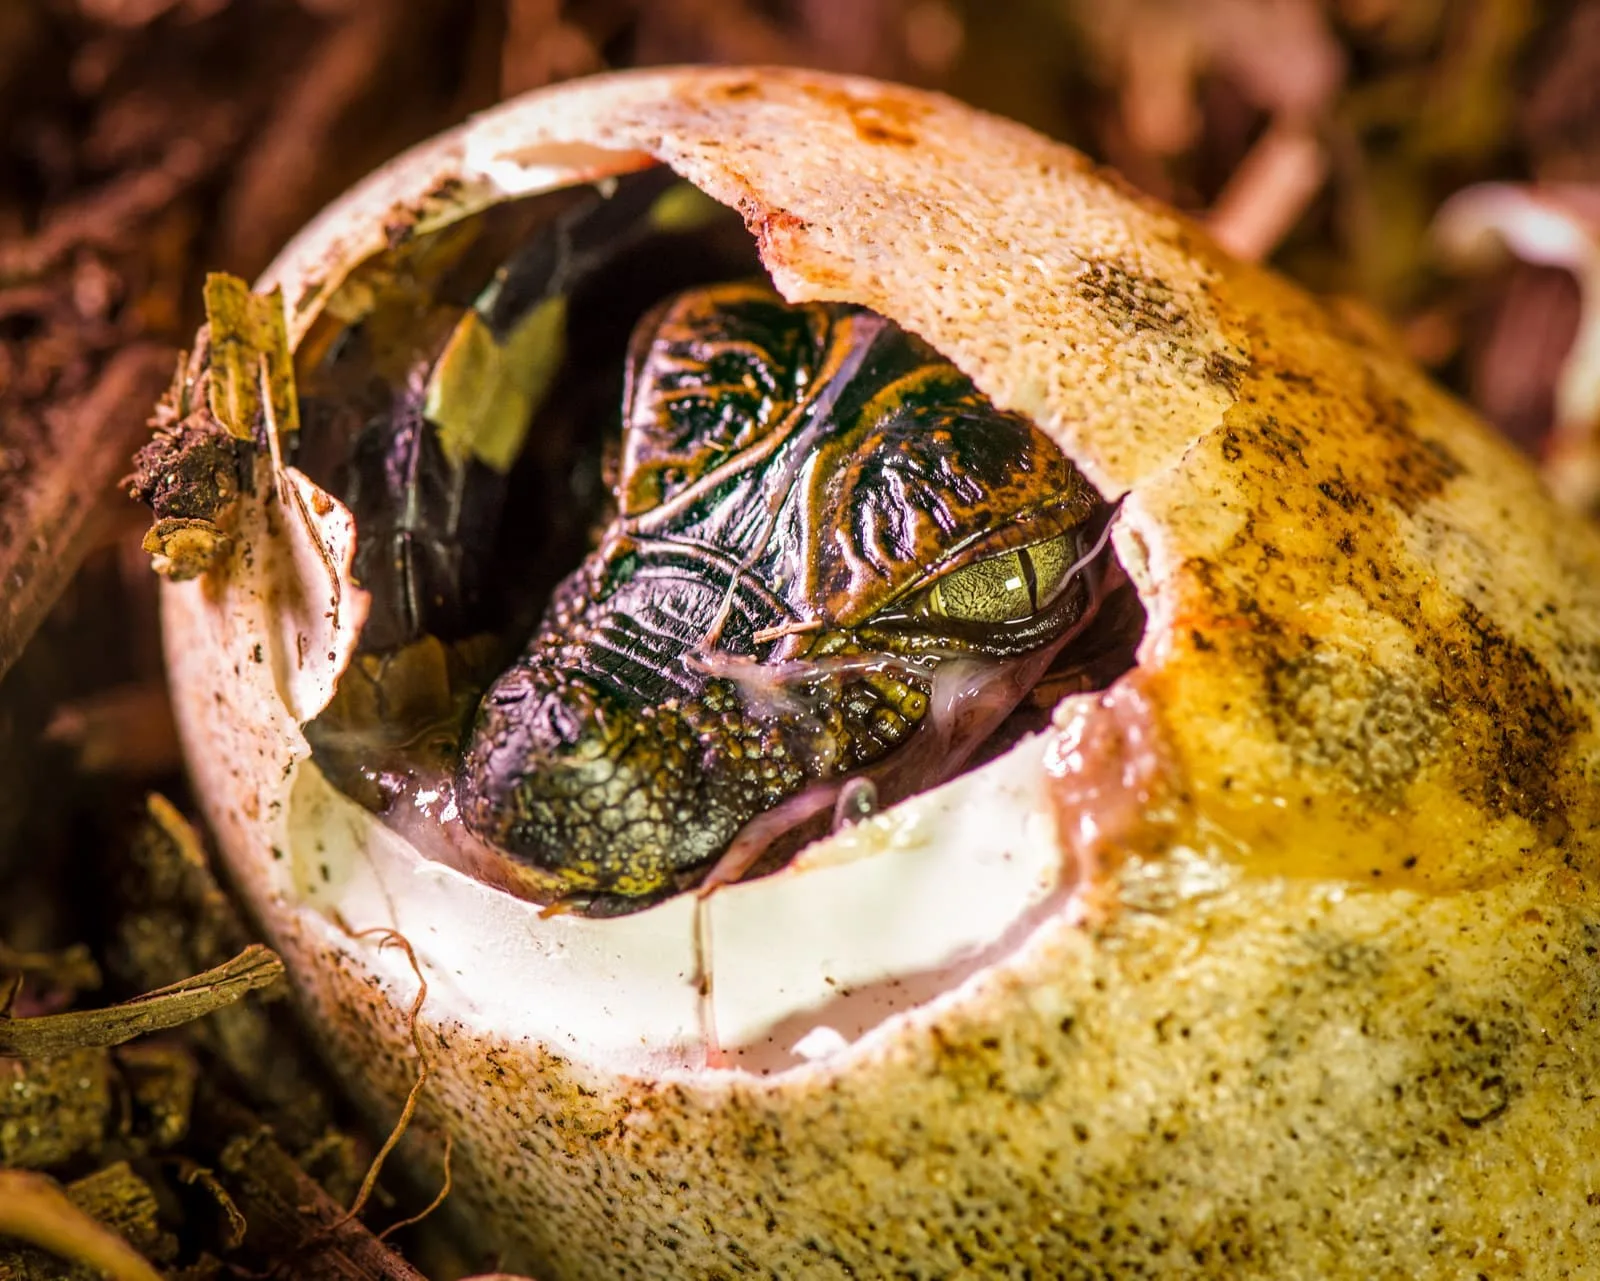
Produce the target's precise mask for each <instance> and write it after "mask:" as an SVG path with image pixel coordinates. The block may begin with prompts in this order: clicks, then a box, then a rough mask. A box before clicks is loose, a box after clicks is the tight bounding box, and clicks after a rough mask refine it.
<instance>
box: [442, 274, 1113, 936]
mask: <svg viewBox="0 0 1600 1281" xmlns="http://www.w3.org/2000/svg"><path fill="white" fill-rule="evenodd" d="M615 489H616V500H617V515H616V518H615V519H614V520H613V521H612V523H611V524H610V526H609V527H608V528H607V529H606V531H605V533H604V535H603V537H602V539H601V542H600V545H599V547H598V549H597V550H596V551H595V552H594V553H593V554H591V555H590V556H589V558H588V559H587V560H586V561H585V563H584V564H583V565H582V566H581V567H580V568H579V569H578V570H577V571H576V572H575V573H574V574H573V575H572V576H571V577H570V578H568V579H567V580H566V581H565V582H564V583H563V584H562V585H561V587H560V588H559V589H558V590H557V592H556V594H555V597H554V599H553V601H552V604H551V606H550V607H549V609H548V611H547V612H546V614H545V617H544V619H543V621H542V623H541V625H540V627H539V629H538V632H537V634H536V635H535V637H534V639H533V641H532V642H531V643H530V644H529V646H528V647H527V649H526V650H525V651H524V653H523V654H522V656H521V658H520V659H519V660H518V662H517V663H516V664H515V665H514V666H513V667H512V668H511V669H510V670H509V671H508V672H507V673H505V674H504V675H503V676H502V677H501V678H500V679H499V680H498V681H497V682H496V683H495V684H494V685H493V686H492V687H491V689H490V690H489V691H488V693H487V694H486V695H485V697H484V699H483V702H482V704H481V707H480V710H479V713H478V717H477V724H476V727H475V731H474V733H473V736H472V740H471V743H470V745H469V747H468V749H467V751H466V753H465V755H464V758H463V763H462V766H461V769H460V771H459V774H458V778H457V796H458V798H459V801H460V806H461V812H462V815H463V817H464V819H465V821H466V823H467V825H468V827H469V828H470V829H471V830H472V831H473V832H474V833H475V834H476V835H477V836H479V837H480V838H482V839H484V840H487V841H488V842H490V843H491V844H493V845H495V846H498V847H499V848H501V849H503V850H505V851H507V852H508V853H510V854H511V855H513V856H514V857H515V858H517V859H518V860H520V861H522V862H524V863H526V864H530V865H532V866H533V867H534V868H537V869H539V870H540V871H541V872H542V873H545V874H548V876H549V877H550V878H552V879H553V881H554V882H555V883H556V884H557V885H558V886H560V887H561V888H562V890H563V891H564V892H565V893H566V894H567V895H569V896H576V897H580V898H583V899H586V900H589V901H591V902H593V901H596V900H600V901H607V900H609V901H610V902H611V903H612V905H613V906H616V905H619V904H620V905H623V906H635V905H639V904H642V903H644V902H648V901H650V900H651V899H652V898H654V897H657V896H659V895H660V894H662V893H664V892H669V891H671V890H674V889H677V888H682V887H683V886H684V885H686V884H689V883H692V882H694V881H697V880H701V879H703V878H705V877H706V875H707V873H708V871H711V875H712V877H713V878H714V879H727V878H730V877H736V876H738V875H741V874H742V873H743V872H744V871H746V870H748V869H749V868H750V867H751V866H752V865H754V864H756V863H757V862H759V861H760V860H761V859H762V858H764V857H766V858H771V857H774V856H775V853H777V852H782V851H784V850H786V849H792V848H793V847H794V845H795V844H796V842H797V841H798V839H800V838H802V837H803V836H804V835H806V834H808V833H809V827H808V825H811V824H813V822H814V820H816V819H818V818H819V816H821V815H823V814H825V813H827V812H829V811H831V810H832V809H833V807H834V804H835V800H836V797H837V796H838V794H839V792H840V790H841V788H842V787H843V786H844V784H845V783H846V782H847V781H848V780H850V779H852V778H857V777H864V778H866V779H867V780H868V781H870V782H871V783H872V784H873V786H874V788H875V789H876V790H877V792H878V793H879V794H880V795H882V796H885V797H886V798H887V799H895V798H898V797H899V796H901V795H904V794H907V793H909V792H910V791H913V790H916V789H917V788H920V787H924V786H928V785H930V784H931V783H933V782H936V781H939V780H940V779H942V778H944V777H947V776H948V775H949V774H950V773H952V772H954V771H955V770H956V769H957V768H959V766H960V765H961V763H962V762H963V761H964V760H965V759H966V757H967V756H968V755H969V754H970V753H971V752H972V750H973V749H974V748H975V747H976V746H977V745H978V744H979V742H981V741H982V739H984V738H985V737H986V736H987V735H988V734H989V733H990V732H991V731H992V730H993V729H994V727H995V726H996V725H997V724H998V722H999V721H1000V720H1001V719H1003V718H1004V716H1005V715H1006V714H1007V713H1008V712H1010V711H1011V710H1012V708H1013V707H1014V706H1015V705H1016V703H1017V702H1018V701H1019V700H1020V699H1021V698H1022V696H1023V695H1024V694H1025V693H1026V691H1027V689H1028V688H1029V687H1030V686H1031V684H1032V683H1033V681H1034V680H1035V679H1037V677H1038V676H1039V675H1040V674H1041V673H1042V672H1043V671H1044V669H1045V668H1046V667H1048V665H1049V664H1050V662H1051V660H1052V659H1053V658H1054V656H1055V655H1056V654H1057V653H1058V651H1059V650H1060V648H1061V647H1062V645H1063V644H1065V642H1066V641H1067V640H1068V639H1069V638H1070V637H1071V636H1072V635H1074V634H1075V633H1076V632H1077V631H1078V630H1079V629H1081V628H1082V627H1083V626H1084V625H1085V624H1086V623H1087V622H1088V621H1089V619H1090V618H1091V617H1092V616H1093V614H1094V611H1095V608H1096V606H1097V604H1098V602H1099V598H1100V594H1101V590H1100V589H1101V585H1102V584H1101V570H1100V565H1099V561H1098V559H1097V556H1096V555H1095V552H1096V551H1097V550H1098V549H1097V539H1098V536H1099V534H1100V533H1101V531H1102V529H1103V525H1104V520H1103V519H1102V518H1103V515H1104V510H1105V509H1104V506H1103V504H1102V503H1101V502H1100V500H1099V498H1098V497H1097V495H1096V494H1095V493H1094V491H1093V489H1092V488H1091V487H1090V486H1089V485H1088V484H1087V482H1085V481H1084V480H1083V479H1082V477H1081V476H1079V474H1078V473H1077V471H1076V470H1075V469H1074V468H1073V466H1072V464H1071V463H1070V462H1069V461H1068V460H1067V459H1066V457H1065V456H1064V455H1063V454H1062V453H1061V451H1060V450H1059V449H1058V448H1057V447H1056V446H1055V445H1054V444H1052V443H1051V442H1050V441H1049V440H1048V438H1046V437H1045V436H1044V434H1043V433H1042V432H1040V431H1039V430H1038V429H1037V428H1036V427H1035V426H1033V424H1031V423H1030V422H1029V421H1028V420H1026V419H1025V418H1022V417H1020V416H1018V415H1016V414H1011V413H1004V412H1001V411H999V410H997V409H996V408H994V406H993V405H991V404H990V403H989V402H988V401H986V400H985V399H984V398H983V397H982V396H981V395H980V394H979V393H978V392H977V391H976V389H975V388H974V387H973V386H972V384H971V382H970V381H969V380H968V379H967V378H966V377H965V376H964V375H962V374H961V373H960V371H958V370H957V369H956V368H955V367H954V366H953V365H951V364H950V363H949V362H947V361H945V360H943V359H941V358H940V357H939V356H938V355H937V354H936V353H935V352H933V351H932V350H931V349H930V348H929V347H928V346H927V345H926V344H924V343H922V342H921V341H919V340H918V339H916V338H915V337H913V336H911V335H910V334H908V333H906V332H905V331H904V330H902V329H900V328H898V327H897V326H895V325H894V324H892V323H890V322H889V321H887V320H885V319H884V318H882V317H881V316H878V315H876V314H874V313H872V312H869V311H865V310H863V309H861V308H857V307H850V306H844V305H839V304H810V305H805V306H790V305H788V304H786V303H784V302H783V301H782V300H781V299H780V298H779V297H778V296H777V295H776V294H775V293H773V292H772V291H771V289H770V288H769V287H767V286H765V285H754V284H751V285H745V284H735V285H722V286H716V287H712V288H706V289H699V290H692V291H690V292H688V293H685V294H681V295H679V296H677V297H675V298H673V299H670V300H669V301H667V302H666V303H664V304H662V305H661V306H659V307H658V308H656V309H655V311H653V312H652V313H651V314H650V315H648V316H646V317H645V318H644V320H642V321H641V322H640V324H639V326H638V328H637V329H636V330H635V333H634V337H633V341H632V345H631V348H630V353H629V358H628V379H627V385H626V389H625V393H624V436H623V455H622V466H621V470H620V476H619V478H618V480H617V484H616V487H615ZM719 860H720V861H719ZM713 867H715V870H714V871H712V870H711V869H713Z"/></svg>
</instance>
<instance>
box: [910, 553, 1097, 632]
mask: <svg viewBox="0 0 1600 1281" xmlns="http://www.w3.org/2000/svg"><path fill="white" fill-rule="evenodd" d="M1071 558H1072V539H1071V537H1070V536H1069V535H1066V534H1058V535H1057V536H1056V537H1054V538H1050V539H1046V540H1045V541H1044V542H1042V543H1034V544H1033V545H1031V546H1029V547H1018V548H1016V549H1015V550H1014V551H1008V552H1001V553H1000V554H999V555H997V556H987V557H985V558H984V559H982V560H979V561H975V562H973V563H972V564H969V565H962V566H959V567H958V568H956V569H952V570H950V571H949V572H948V573H946V574H943V575H941V576H940V577H939V579H938V580H937V581H935V582H934V584H933V585H932V586H931V587H929V588H928V591H927V597H926V608H927V612H928V613H929V614H931V615H932V616H934V617H935V618H949V619H952V620H954V621H956V622H963V623H1008V622H1014V621H1016V620H1017V619H1021V618H1027V617H1028V615H1030V614H1036V613H1038V611H1039V610H1041V609H1043V608H1044V607H1045V606H1046V605H1048V604H1049V603H1050V602H1051V601H1052V600H1054V599H1055V596H1056V593H1057V592H1059V591H1060V590H1061V587H1062V585H1063V584H1064V583H1065V582H1066V578H1067V570H1068V569H1069V568H1070V567H1071V565H1072V559H1071Z"/></svg>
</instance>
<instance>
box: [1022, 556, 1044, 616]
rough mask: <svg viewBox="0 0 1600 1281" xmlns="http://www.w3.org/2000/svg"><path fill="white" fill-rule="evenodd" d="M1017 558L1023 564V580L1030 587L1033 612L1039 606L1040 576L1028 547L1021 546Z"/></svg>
mask: <svg viewBox="0 0 1600 1281" xmlns="http://www.w3.org/2000/svg"><path fill="white" fill-rule="evenodd" d="M1017 560H1018V561H1019V562H1020V563H1021V565H1022V582H1023V585H1024V586H1025V587H1027V589H1028V610H1029V612H1032V611H1034V610H1037V609H1038V608H1039V577H1038V575H1037V574H1036V573H1035V572H1034V568H1033V556H1032V555H1031V554H1030V553H1029V551H1028V549H1027V548H1026V547H1019V548H1018V549H1017Z"/></svg>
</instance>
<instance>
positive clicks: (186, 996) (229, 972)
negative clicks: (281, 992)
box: [0, 943, 283, 1059]
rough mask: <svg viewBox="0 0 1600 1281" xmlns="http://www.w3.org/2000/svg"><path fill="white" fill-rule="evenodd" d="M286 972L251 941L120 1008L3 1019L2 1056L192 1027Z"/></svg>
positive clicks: (43, 1053) (36, 1054) (100, 1044)
mask: <svg viewBox="0 0 1600 1281" xmlns="http://www.w3.org/2000/svg"><path fill="white" fill-rule="evenodd" d="M282 973H283V962H282V961H280V960H279V959H278V955H277V953H276V952H274V951H273V950H272V949H271V948H269V947H266V946H264V945H262V944H260V943H252V944H251V945H250V946H249V947H247V948H245V950H244V951H242V952H240V953H239V955H238V956H236V957H234V958H233V959H232V960H231V961H227V962H225V963H224V964H222V965H219V966H217V967H216V968H215V969H210V970H207V971H205V973H203V974H196V975H195V976H194V977H193V978H187V979H184V980H183V981H182V982H181V983H174V984H172V985H171V986H170V987H164V988H159V989H157V990H156V991H154V992H146V993H145V994H144V995H143V996H136V997H134V998H133V1000H131V1001H124V1002H123V1003H122V1004H121V1005H112V1006H108V1007H106V1008H105V1009H101V1010H73V1011H70V1012H69V1013H66V1014H41V1015H38V1016H37V1017H34V1018H25V1019H3V1020H0V1058H24V1059H32V1058H48V1057H50V1056H51V1055H56V1054H65V1053H67V1052H68V1051H70V1050H77V1049H85V1048H105V1047H107V1046H112V1045H121V1044H122V1043H123V1042H124V1041H131V1040H133V1038H134V1037H136V1036H144V1035H146V1034H147V1033H150V1032H161V1031H165V1030H166V1029H167V1028H173V1027H178V1026H179V1025H181V1024H184V1023H192V1022H193V1021H194V1020H195V1019H198V1018H202V1017H204V1016H205V1015H207V1014H210V1013H211V1012H212V1011H213V1010H218V1009H221V1008H222V1007H223V1006H225V1005H231V1004H232V1003H233V1002H235V1001H237V1000H238V999H239V998H240V997H242V996H243V995H244V994H245V993H246V992H253V991H255V990H256V989H257V988H262V987H266V986H267V985H268V984H271V983H274V982H276V981H277V980H278V978H279V976H280V975H282Z"/></svg>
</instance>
